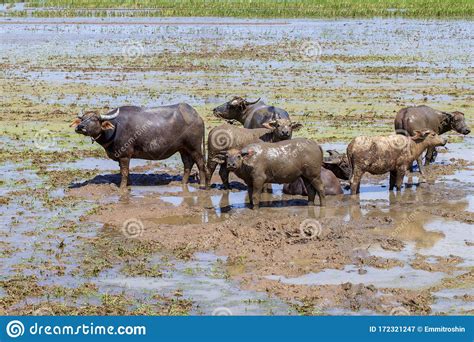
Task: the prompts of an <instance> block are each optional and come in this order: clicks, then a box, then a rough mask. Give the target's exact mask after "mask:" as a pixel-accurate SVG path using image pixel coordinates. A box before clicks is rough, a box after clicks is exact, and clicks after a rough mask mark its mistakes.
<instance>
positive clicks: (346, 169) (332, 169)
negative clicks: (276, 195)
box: [283, 150, 351, 196]
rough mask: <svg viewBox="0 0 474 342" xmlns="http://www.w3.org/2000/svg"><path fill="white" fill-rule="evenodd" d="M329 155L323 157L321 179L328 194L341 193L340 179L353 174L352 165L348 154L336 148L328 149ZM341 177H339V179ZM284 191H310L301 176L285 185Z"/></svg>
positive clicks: (298, 193) (291, 193) (292, 192)
mask: <svg viewBox="0 0 474 342" xmlns="http://www.w3.org/2000/svg"><path fill="white" fill-rule="evenodd" d="M326 152H327V153H328V154H329V157H324V158H323V164H322V168H321V180H322V181H323V185H324V192H325V193H326V195H340V194H343V193H344V192H343V191H342V187H341V183H340V181H339V179H343V180H349V178H350V176H351V167H350V165H349V162H348V161H347V156H346V154H345V153H344V154H341V153H339V152H337V151H335V150H328V151H326ZM338 178H339V179H338ZM283 193H284V194H287V195H302V196H306V195H307V194H308V192H307V191H306V187H305V186H304V182H303V180H302V179H301V178H298V179H297V180H296V181H294V182H293V183H290V184H285V185H283Z"/></svg>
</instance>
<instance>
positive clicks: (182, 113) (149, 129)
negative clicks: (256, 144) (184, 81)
mask: <svg viewBox="0 0 474 342" xmlns="http://www.w3.org/2000/svg"><path fill="white" fill-rule="evenodd" d="M71 126H75V127H76V128H75V131H76V133H79V134H83V135H86V136H90V137H91V138H92V140H93V141H95V142H97V143H99V144H100V145H101V146H102V147H103V148H104V149H105V151H106V153H107V155H108V156H109V158H111V159H113V160H116V161H118V162H119V166H120V174H121V175H122V179H121V182H120V187H121V188H125V187H126V186H127V183H128V176H129V165H130V159H131V158H138V159H147V160H161V159H166V158H168V157H170V156H172V155H173V154H175V153H176V152H179V153H180V154H181V160H182V161H183V164H184V176H183V183H187V182H188V179H189V175H190V173H191V169H192V167H193V165H194V163H196V164H197V166H198V169H199V176H200V182H201V186H204V185H205V181H206V166H205V164H204V157H203V148H204V145H203V144H204V122H203V120H202V119H201V117H200V116H199V114H198V113H197V112H196V110H195V109H194V108H193V107H191V106H190V105H188V104H186V103H180V104H175V105H170V106H161V107H156V108H142V107H135V106H124V107H120V108H117V109H114V110H112V111H111V112H109V113H107V114H105V115H99V114H97V113H96V112H88V113H85V114H80V115H79V116H78V118H77V119H76V120H74V121H73V123H72V124H71Z"/></svg>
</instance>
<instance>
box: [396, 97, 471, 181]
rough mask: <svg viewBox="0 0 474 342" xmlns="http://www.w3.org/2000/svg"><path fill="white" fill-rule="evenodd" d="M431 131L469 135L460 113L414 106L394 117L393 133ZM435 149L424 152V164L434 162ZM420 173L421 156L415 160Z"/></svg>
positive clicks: (401, 110)
mask: <svg viewBox="0 0 474 342" xmlns="http://www.w3.org/2000/svg"><path fill="white" fill-rule="evenodd" d="M424 129H431V130H432V131H434V132H435V133H437V134H443V133H446V132H448V131H451V130H454V131H456V132H458V133H461V134H464V135H466V134H469V133H470V132H471V130H470V129H469V127H468V126H467V125H466V121H465V118H464V114H463V113H461V112H452V113H448V112H442V111H439V110H436V109H433V108H431V107H428V106H424V105H423V106H416V107H407V108H403V109H400V111H399V112H398V113H397V116H396V117H395V131H396V132H397V133H399V134H405V135H410V136H413V135H414V134H415V131H417V130H424ZM435 151H436V149H435V148H434V147H430V148H428V149H427V151H426V157H425V164H426V165H428V164H429V163H430V162H434V159H435V158H436V156H435ZM417 163H418V167H419V169H420V172H421V173H423V168H422V166H421V155H420V157H419V158H418V159H417Z"/></svg>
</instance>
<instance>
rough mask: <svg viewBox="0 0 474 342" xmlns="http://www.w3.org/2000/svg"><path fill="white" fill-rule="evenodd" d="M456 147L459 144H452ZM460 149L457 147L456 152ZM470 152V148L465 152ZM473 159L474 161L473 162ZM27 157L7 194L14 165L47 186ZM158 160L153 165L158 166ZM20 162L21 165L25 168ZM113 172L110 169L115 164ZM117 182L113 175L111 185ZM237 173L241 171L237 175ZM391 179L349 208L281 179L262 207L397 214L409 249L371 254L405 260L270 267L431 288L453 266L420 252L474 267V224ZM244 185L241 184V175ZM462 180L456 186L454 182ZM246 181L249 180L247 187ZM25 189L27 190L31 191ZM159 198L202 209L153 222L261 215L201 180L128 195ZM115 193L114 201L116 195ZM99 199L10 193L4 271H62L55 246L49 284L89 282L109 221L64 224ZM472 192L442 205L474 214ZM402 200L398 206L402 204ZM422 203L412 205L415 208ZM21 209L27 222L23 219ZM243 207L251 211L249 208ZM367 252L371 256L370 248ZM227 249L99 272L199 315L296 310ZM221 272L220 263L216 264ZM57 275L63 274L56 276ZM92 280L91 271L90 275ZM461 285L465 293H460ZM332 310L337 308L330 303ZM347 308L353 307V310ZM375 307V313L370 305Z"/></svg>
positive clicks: (370, 183) (440, 307) (267, 212)
mask: <svg viewBox="0 0 474 342" xmlns="http://www.w3.org/2000/svg"><path fill="white" fill-rule="evenodd" d="M469 144H470V141H469V142H468V143H466V144H456V146H455V147H456V148H452V149H450V150H448V151H447V152H446V153H443V154H440V156H442V157H441V158H439V161H438V162H437V165H442V164H446V165H448V164H449V163H451V161H450V160H451V159H452V158H457V157H459V155H458V154H457V149H460V150H463V149H465V150H467V149H468V148H469V146H470V145H469ZM341 146H342V144H332V145H328V146H327V147H328V148H336V149H339V150H340V148H338V147H341ZM452 151H453V152H452ZM454 151H456V152H454ZM463 156H464V157H468V158H469V157H470V158H472V156H466V154H464V155H463ZM469 161H472V160H469ZM146 165H147V164H146V163H145V162H140V161H138V162H137V163H135V164H134V166H136V167H143V166H146ZM27 166H28V165H27V164H25V165H22V166H20V165H13V164H8V163H7V164H3V165H2V168H3V170H4V172H3V173H2V177H3V181H4V183H3V185H2V195H6V194H8V192H9V191H11V189H12V185H11V184H10V183H9V179H11V178H12V172H16V174H17V175H21V179H22V180H23V181H22V182H21V183H23V184H22V185H21V186H20V185H18V186H15V187H14V189H15V190H26V189H28V187H34V188H41V186H42V185H43V184H44V181H43V180H42V179H41V178H39V177H38V176H37V175H36V174H35V173H34V172H31V171H30V170H29V169H28V167H27ZM149 166H150V165H149ZM15 169H19V170H20V171H16V170H15ZM49 169H51V170H60V169H79V170H88V169H89V170H93V171H94V172H96V173H98V174H100V173H104V172H105V173H109V172H111V173H115V172H117V169H116V168H114V165H113V164H111V163H110V161H109V160H106V159H100V158H85V159H81V160H78V161H76V162H73V163H66V164H65V163H62V164H61V163H57V164H51V165H50V166H49ZM157 169H159V167H158V165H151V166H150V170H151V171H146V172H147V173H148V174H149V173H150V172H154V171H156V170H157ZM109 170H110V171H109ZM470 172H471V170H470V169H469V168H467V169H462V170H458V171H456V172H454V174H453V175H448V176H443V178H442V179H443V180H444V181H446V182H447V183H451V182H453V184H455V185H456V187H463V188H467V189H473V184H472V182H471V180H472V175H471V173H470ZM107 180H110V179H109V178H104V179H103V181H104V183H106V182H107ZM236 180H237V179H236ZM386 183H387V179H384V178H381V179H379V180H376V181H375V182H374V180H366V182H365V183H364V184H363V186H362V194H361V195H360V197H359V199H358V200H354V199H353V198H350V197H348V196H337V198H338V200H340V201H342V203H343V205H342V206H332V205H331V203H335V202H333V201H334V200H333V199H330V201H329V205H328V207H327V208H319V207H313V208H308V207H306V199H305V198H303V197H298V196H297V197H295V196H287V195H284V194H283V193H282V187H281V186H280V185H273V193H272V194H264V195H263V201H264V205H263V208H262V209H261V210H260V213H259V215H263V216H268V217H271V216H273V215H274V214H277V213H280V214H281V213H282V212H283V213H285V212H286V213H287V214H288V215H290V216H291V215H297V216H301V217H313V218H318V219H322V218H331V217H342V218H343V220H344V221H346V222H351V221H352V220H354V219H357V218H360V217H377V216H383V217H388V218H389V219H390V220H393V221H394V222H395V225H396V226H397V227H398V228H397V237H400V238H401V239H402V240H403V241H405V242H406V245H405V247H404V248H403V249H402V250H400V251H387V250H384V249H381V248H380V247H370V246H368V247H367V250H366V251H365V253H366V255H373V256H377V257H383V258H389V259H397V260H400V261H401V262H402V263H403V264H404V265H403V266H397V267H391V268H388V269H379V268H374V267H370V266H366V267H363V272H361V268H360V266H356V265H351V264H347V265H346V266H345V267H344V268H343V269H325V270H323V271H321V272H317V273H308V274H304V275H301V276H298V277H286V276H280V275H268V276H266V278H267V279H269V280H272V281H275V282H280V283H283V284H288V285H291V284H293V285H305V286H318V285H338V284H344V283H347V282H350V283H354V284H359V283H361V284H366V285H369V284H370V285H374V286H376V287H378V288H401V289H415V290H416V289H423V288H428V287H430V286H433V285H436V284H437V283H439V282H440V281H441V280H442V279H443V278H445V277H446V276H447V274H446V273H445V272H443V271H427V270H423V269H416V268H413V267H412V266H411V265H412V262H413V261H414V260H415V258H416V257H417V256H419V255H422V256H425V257H426V258H427V259H426V261H427V262H428V263H430V262H431V263H434V264H435V263H436V262H437V259H436V258H440V257H441V258H446V257H453V256H455V257H459V258H460V259H461V262H460V263H459V264H458V266H459V267H460V269H458V270H456V271H454V273H452V274H454V275H459V274H462V272H463V271H461V269H463V268H464V269H466V268H469V267H472V266H473V265H474V257H473V255H474V254H473V253H472V248H473V247H472V243H473V242H474V236H473V232H472V224H469V223H465V222H459V221H457V220H455V219H446V218H439V217H436V216H435V215H432V216H429V215H428V216H427V215H426V212H424V211H423V210H422V209H423V206H424V205H425V203H426V205H427V206H429V205H431V204H430V199H431V198H432V197H433V196H435V195H436V194H432V193H430V192H429V191H426V189H424V188H423V187H421V185H418V186H414V187H412V188H406V189H404V190H403V191H402V192H401V193H400V194H396V193H389V192H388V191H387V188H386ZM233 184H237V183H233ZM453 186H454V185H453ZM242 188H243V187H242ZM58 190H60V189H49V190H46V191H47V192H48V193H49V196H50V197H52V198H56V199H64V196H65V193H64V192H63V191H58ZM25 195H26V194H25ZM150 195H153V196H156V199H157V200H162V201H164V202H166V203H169V204H171V205H172V206H173V207H176V208H179V207H180V206H182V205H186V206H187V207H189V208H196V209H197V210H196V212H194V213H188V214H170V215H166V214H165V215H160V216H159V217H156V218H153V219H151V220H150V221H151V223H152V224H153V225H170V226H174V227H176V229H180V227H182V226H185V225H199V224H214V223H217V224H219V223H222V222H225V221H226V220H229V219H232V218H234V217H237V216H238V217H239V218H238V219H239V220H245V217H246V215H247V213H248V215H253V211H252V210H251V209H249V208H248V204H247V203H248V197H247V194H246V191H245V190H240V189H239V188H235V189H234V190H232V191H219V190H212V191H211V192H209V193H207V192H203V191H201V190H199V189H198V186H197V184H190V185H188V186H181V185H177V184H175V183H173V184H172V185H150V186H146V185H132V186H131V189H130V193H129V195H128V196H129V199H128V200H131V199H134V198H135V199H140V198H142V197H146V196H150ZM107 198H108V200H107ZM107 198H102V199H101V201H102V202H104V201H105V202H109V203H113V202H115V201H121V200H122V199H121V198H122V197H121V196H118V195H117V194H116V193H111V194H109V195H107ZM93 203H94V202H93V201H92V202H91V201H87V202H82V204H81V205H77V204H75V205H74V206H70V205H69V206H68V205H66V206H64V205H62V206H61V205H59V206H54V207H53V208H50V207H48V206H45V204H44V203H43V202H42V201H41V200H34V199H29V198H28V197H27V195H26V196H18V197H15V198H14V199H13V200H11V201H10V202H9V203H8V205H7V206H6V207H2V227H4V229H3V231H2V234H3V241H4V243H7V244H8V251H11V252H12V255H13V256H14V257H10V258H8V259H6V260H5V261H4V262H2V268H1V273H2V275H3V276H4V277H5V276H8V275H9V274H11V273H12V272H14V270H17V269H22V268H23V267H25V266H24V265H23V264H24V261H25V260H28V263H27V265H28V266H27V270H25V273H26V274H35V275H44V274H45V273H47V274H50V275H51V276H52V277H54V276H55V272H57V271H55V270H54V268H51V269H49V268H48V269H46V270H42V271H39V270H40V269H41V267H39V266H40V265H42V264H44V263H45V262H47V260H48V259H49V256H48V255H49V253H50V252H48V251H50V250H55V251H57V253H59V255H62V254H64V255H63V256H61V257H60V259H59V260H60V261H59V265H60V266H61V268H62V271H61V274H63V273H62V272H64V273H65V274H66V275H63V276H61V277H60V278H59V279H57V278H50V280H45V281H43V284H52V283H55V284H62V285H64V286H77V285H78V283H81V282H82V281H79V282H78V280H77V278H75V277H71V276H67V274H68V272H70V271H72V270H74V269H75V267H77V266H78V265H77V260H78V259H80V257H81V254H82V252H79V254H77V253H75V252H72V250H74V249H76V248H77V249H78V250H79V249H80V246H81V240H80V238H81V237H82V238H86V237H92V236H94V235H95V233H94V232H95V231H96V230H97V229H98V228H99V227H100V224H98V225H90V224H88V225H81V224H79V225H78V227H77V228H76V229H75V232H74V233H64V232H62V231H61V230H58V228H59V227H60V226H61V224H62V223H63V222H64V221H76V218H77V217H79V216H81V215H83V214H85V213H86V212H87V210H90V209H91V208H93V206H94V204H93ZM405 203H408V205H409V206H416V208H417V209H416V210H414V211H412V212H407V208H409V207H407V206H406V205H404V206H402V207H400V205H403V204H405ZM472 203H473V198H472V195H470V194H469V195H467V196H465V197H464V198H461V199H458V200H453V201H450V200H447V201H446V202H443V203H441V204H438V205H440V206H441V207H444V208H449V209H450V210H452V211H453V212H459V213H461V212H463V211H465V212H472V209H473V208H472ZM397 205H398V206H397ZM410 210H413V209H410ZM20 212H21V213H22V214H20V216H19V217H20V220H18V219H17V218H15V217H18V215H19V213H20ZM242 215H243V216H242ZM63 242H64V243H65V244H66V246H67V248H66V250H67V251H69V252H68V253H64V252H63V249H62V247H59V246H60V244H61V243H63ZM25 244H32V245H33V246H35V248H33V249H24V248H23V246H24V245H25ZM367 253H368V254H367ZM162 257H163V256H162V255H161V254H156V255H155V256H153V261H152V263H157V264H160V263H161V261H160V260H161V258H162ZM224 263H225V258H224V257H217V256H215V255H213V254H206V253H204V254H202V253H201V254H200V253H197V254H195V255H194V256H193V258H192V260H191V261H180V260H173V262H172V264H173V266H172V267H169V268H168V269H167V270H165V272H164V275H163V277H160V278H148V277H141V276H137V277H130V276H126V275H123V274H121V271H120V267H119V266H120V264H117V265H116V266H114V267H113V268H111V269H109V270H107V271H104V272H102V273H101V275H99V276H98V277H97V278H95V279H93V281H94V282H95V283H97V284H98V286H99V288H100V289H102V290H104V291H108V292H112V293H114V292H117V293H119V292H121V291H126V292H127V293H131V294H135V295H136V296H137V297H143V293H155V292H159V293H164V294H172V293H174V292H175V291H178V290H180V291H181V290H182V292H183V295H184V296H185V297H186V298H189V299H192V300H193V301H194V302H196V303H198V308H196V309H193V311H192V312H193V313H195V314H210V313H212V310H214V309H215V308H216V307H221V306H223V307H227V308H230V309H231V310H232V312H233V313H234V314H287V313H291V312H292V310H291V309H289V307H288V306H287V305H286V304H284V303H283V302H281V301H280V300H278V299H276V298H271V297H268V296H267V295H263V294H262V293H260V292H255V291H248V290H242V289H240V288H239V286H238V283H236V282H235V281H231V280H228V279H227V276H226V275H225V268H224V267H223V266H222V265H223V264H224ZM216 270H218V271H216ZM53 279H54V280H53ZM85 280H86V279H84V281H85ZM456 291H457V292H456ZM458 292H459V293H462V295H464V294H466V292H465V291H463V290H442V291H437V292H435V293H434V296H435V298H436V300H435V302H434V304H433V311H434V312H446V311H448V312H451V313H456V312H458V311H456V310H457V309H456V308H458V309H459V308H460V309H462V310H465V309H466V310H467V309H469V307H470V306H469V305H470V304H464V303H465V302H463V301H462V300H458V301H459V303H460V304H459V306H455V305H451V304H450V303H452V300H456V299H453V296H455V294H456V293H458ZM331 310H332V311H331ZM325 312H327V313H330V312H332V313H337V312H338V311H337V309H330V308H328V309H327V310H326V311H325ZM346 313H347V312H346ZM367 313H369V312H367Z"/></svg>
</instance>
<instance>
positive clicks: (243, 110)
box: [213, 97, 290, 128]
mask: <svg viewBox="0 0 474 342" xmlns="http://www.w3.org/2000/svg"><path fill="white" fill-rule="evenodd" d="M213 112H214V115H215V116H217V117H218V118H222V119H226V120H237V121H239V122H240V123H241V124H242V125H244V127H245V128H261V127H264V126H263V124H264V123H265V122H269V121H272V120H276V119H287V120H289V119H290V116H289V115H288V113H287V112H286V111H285V110H283V109H281V108H277V107H273V106H268V105H266V104H265V103H264V102H263V101H260V99H258V100H257V101H254V102H249V101H247V100H245V99H243V98H241V97H234V98H233V99H232V100H230V101H229V102H226V103H224V104H223V105H220V106H219V107H216V108H214V110H213Z"/></svg>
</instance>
